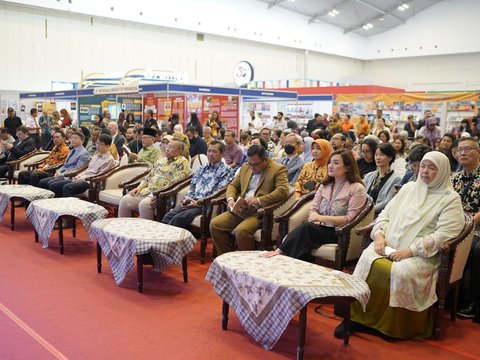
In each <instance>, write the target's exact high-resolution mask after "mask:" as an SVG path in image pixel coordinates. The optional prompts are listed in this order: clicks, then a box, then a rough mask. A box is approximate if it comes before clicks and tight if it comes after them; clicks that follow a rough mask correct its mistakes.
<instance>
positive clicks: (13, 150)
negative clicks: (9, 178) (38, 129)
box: [0, 126, 35, 178]
mask: <svg viewBox="0 0 480 360" xmlns="http://www.w3.org/2000/svg"><path fill="white" fill-rule="evenodd" d="M4 149H5V151H8V155H7V159H6V162H8V161H13V160H17V159H20V158H21V157H22V156H24V155H27V154H28V153H30V152H32V151H35V141H34V140H33V139H32V138H31V137H30V136H29V133H28V129H27V127H26V126H20V127H19V128H18V129H17V140H15V142H14V143H11V144H5V145H4ZM9 170H10V165H9V164H3V165H0V178H4V177H5V175H6V174H7V173H8V171H9Z"/></svg>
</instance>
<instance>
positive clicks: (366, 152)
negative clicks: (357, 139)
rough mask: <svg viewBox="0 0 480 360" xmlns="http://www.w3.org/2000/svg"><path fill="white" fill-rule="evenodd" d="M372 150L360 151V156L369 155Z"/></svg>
mask: <svg viewBox="0 0 480 360" xmlns="http://www.w3.org/2000/svg"><path fill="white" fill-rule="evenodd" d="M372 152H373V151H372V150H360V154H371V153H372Z"/></svg>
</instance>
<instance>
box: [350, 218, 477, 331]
mask: <svg viewBox="0 0 480 360" xmlns="http://www.w3.org/2000/svg"><path fill="white" fill-rule="evenodd" d="M372 229H373V224H369V225H368V226H365V227H364V228H359V229H357V230H356V232H357V234H358V235H362V236H368V237H370V233H371V231H372ZM473 229H474V223H473V219H472V216H471V215H469V214H467V213H465V226H464V228H463V230H462V232H461V233H460V234H459V235H458V236H457V237H456V238H454V239H451V240H448V241H446V242H444V243H443V244H442V245H441V247H440V249H439V254H440V259H441V260H440V268H439V270H438V281H437V288H436V292H437V297H438V300H437V302H436V303H435V304H434V305H433V306H434V320H433V321H434V323H433V324H434V329H433V334H432V338H433V339H438V338H439V337H440V334H441V320H442V312H443V310H444V308H445V297H446V295H447V292H448V290H450V289H453V290H454V293H453V303H452V308H451V309H450V320H452V321H455V319H456V314H457V305H458V293H459V290H460V284H461V281H462V277H463V271H464V269H465V264H466V263H467V258H468V254H469V252H470V248H471V246H472V241H473ZM365 244H367V243H366V242H365Z"/></svg>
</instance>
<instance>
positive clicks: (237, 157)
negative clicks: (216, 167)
mask: <svg viewBox="0 0 480 360" xmlns="http://www.w3.org/2000/svg"><path fill="white" fill-rule="evenodd" d="M223 140H224V141H225V145H226V146H225V153H224V155H223V156H224V158H225V162H226V163H227V165H228V166H230V167H231V168H235V167H237V166H238V165H241V164H242V159H243V150H242V148H241V147H240V146H239V145H237V144H236V143H235V131H233V130H226V131H225V137H224V139H223Z"/></svg>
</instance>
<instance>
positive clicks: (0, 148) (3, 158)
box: [0, 127, 15, 164]
mask: <svg viewBox="0 0 480 360" xmlns="http://www.w3.org/2000/svg"><path fill="white" fill-rule="evenodd" d="M14 142H15V138H14V137H13V136H12V135H10V133H9V132H8V129H7V128H5V127H2V128H0V164H5V163H6V162H7V156H8V150H7V149H6V147H5V145H7V144H13V143H14Z"/></svg>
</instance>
